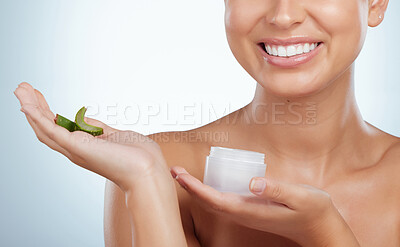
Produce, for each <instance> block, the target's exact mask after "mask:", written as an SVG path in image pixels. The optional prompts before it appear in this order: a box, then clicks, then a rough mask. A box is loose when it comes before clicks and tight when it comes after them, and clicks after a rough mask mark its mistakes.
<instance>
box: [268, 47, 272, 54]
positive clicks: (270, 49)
mask: <svg viewBox="0 0 400 247" xmlns="http://www.w3.org/2000/svg"><path fill="white" fill-rule="evenodd" d="M267 52H268V53H269V54H272V48H271V46H269V45H268V46H267Z"/></svg>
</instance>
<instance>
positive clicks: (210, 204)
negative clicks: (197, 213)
mask: <svg viewBox="0 0 400 247" xmlns="http://www.w3.org/2000/svg"><path fill="white" fill-rule="evenodd" d="M171 175H172V176H173V177H175V179H176V180H177V181H178V183H179V184H180V185H181V186H182V187H183V188H184V189H185V190H186V191H188V192H189V194H190V195H191V196H193V197H194V199H195V200H196V201H197V202H198V203H199V204H200V206H202V207H203V208H204V209H205V210H208V211H211V212H213V213H217V214H220V215H224V216H229V219H231V220H233V221H235V222H236V223H238V224H240V225H244V226H246V227H250V228H253V229H261V228H260V227H261V225H260V222H263V223H262V226H263V227H266V226H268V224H270V225H271V226H274V224H275V223H276V222H278V221H280V220H284V219H286V218H288V215H290V214H292V213H293V210H290V209H288V208H287V207H286V206H282V205H280V204H276V203H274V202H271V201H268V200H264V199H262V198H259V197H254V196H243V195H238V194H234V193H223V192H219V191H217V190H215V189H213V188H212V187H210V186H207V185H204V184H203V183H201V182H200V181H199V180H198V179H196V178H194V177H193V176H191V175H190V174H188V173H187V172H186V170H185V169H183V168H182V167H172V168H171ZM252 219H254V220H252ZM260 220H261V221H260Z"/></svg>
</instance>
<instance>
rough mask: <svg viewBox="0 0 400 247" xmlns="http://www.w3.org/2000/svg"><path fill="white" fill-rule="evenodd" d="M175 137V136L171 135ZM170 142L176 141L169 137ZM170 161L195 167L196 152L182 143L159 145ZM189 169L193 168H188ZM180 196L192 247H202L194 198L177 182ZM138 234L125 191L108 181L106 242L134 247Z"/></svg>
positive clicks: (182, 212)
mask: <svg viewBox="0 0 400 247" xmlns="http://www.w3.org/2000/svg"><path fill="white" fill-rule="evenodd" d="M158 134H160V135H162V134H161V133H156V134H153V135H150V136H149V137H150V138H151V139H153V140H157V139H160V136H157V135H158ZM169 134H172V135H173V133H169ZM168 139H170V140H171V139H174V138H173V137H172V136H169V137H168ZM158 144H159V146H160V148H161V150H162V152H163V154H164V157H165V159H166V162H167V164H168V165H172V164H191V158H192V156H193V155H192V150H191V148H190V147H188V146H187V145H185V144H182V143H173V142H172V143H171V142H168V141H160V142H158ZM187 168H188V169H189V170H190V168H189V167H187ZM175 186H176V193H177V196H178V198H179V201H178V203H179V210H180V218H181V221H182V226H183V230H184V234H185V237H186V242H187V244H188V247H200V244H199V241H198V240H197V237H196V235H195V230H194V225H193V219H192V215H191V212H190V203H191V197H190V195H189V194H188V193H187V192H186V191H185V190H184V189H182V188H181V187H180V186H179V185H178V183H175ZM133 238H134V233H133V231H132V223H131V222H130V221H129V210H128V208H127V207H126V202H125V195H124V193H123V191H122V190H121V189H120V188H119V187H118V186H117V185H116V184H115V183H113V182H111V181H109V180H107V182H106V188H105V196H104V240H105V246H106V247H114V246H118V247H132V246H133Z"/></svg>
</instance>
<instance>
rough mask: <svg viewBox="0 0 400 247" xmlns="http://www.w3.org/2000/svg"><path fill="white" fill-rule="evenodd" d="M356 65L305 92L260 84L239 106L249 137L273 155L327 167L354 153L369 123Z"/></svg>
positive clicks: (280, 158) (281, 160) (363, 137)
mask: <svg viewBox="0 0 400 247" xmlns="http://www.w3.org/2000/svg"><path fill="white" fill-rule="evenodd" d="M353 71H354V68H353V66H352V67H351V68H350V69H349V70H348V71H346V72H345V73H344V74H342V75H341V76H340V78H338V79H336V81H334V82H332V83H330V85H329V86H327V87H326V88H325V89H323V90H321V91H320V92H318V93H316V94H314V95H312V96H307V97H298V98H292V99H290V98H283V97H278V96H276V95H271V94H269V93H268V92H266V91H265V90H264V88H263V87H262V86H260V85H259V84H258V85H257V89H256V93H255V96H254V99H253V101H252V102H251V103H250V104H248V105H247V106H246V107H244V108H243V109H242V111H241V117H240V119H241V123H243V124H244V126H247V127H251V128H248V130H246V132H244V133H246V136H245V138H249V139H251V140H252V142H253V143H257V145H261V146H262V147H265V149H266V152H268V153H267V155H270V156H271V159H274V160H275V161H277V160H279V163H285V162H286V163H291V164H292V165H293V162H296V164H297V165H300V166H301V164H304V165H305V166H308V167H309V166H310V165H311V164H319V167H321V165H322V166H324V167H327V166H329V163H332V162H333V163H337V162H338V159H337V157H342V158H343V157H345V156H346V155H345V154H349V155H351V154H354V152H355V151H356V150H355V149H357V148H358V147H359V146H360V143H362V140H366V137H367V136H368V135H367V132H368V127H367V124H366V123H365V122H364V121H363V119H362V117H361V114H360V112H359V109H358V106H357V103H356V100H355V95H354V86H353V84H354V83H353V78H354V76H353ZM247 134H249V135H248V136H247ZM320 172H321V169H320Z"/></svg>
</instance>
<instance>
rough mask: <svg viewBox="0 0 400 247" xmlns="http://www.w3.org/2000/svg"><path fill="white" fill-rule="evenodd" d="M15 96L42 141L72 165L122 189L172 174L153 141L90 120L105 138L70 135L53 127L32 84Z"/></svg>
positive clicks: (20, 87)
mask: <svg viewBox="0 0 400 247" xmlns="http://www.w3.org/2000/svg"><path fill="white" fill-rule="evenodd" d="M14 94H15V95H16V96H17V98H18V100H19V101H20V104H21V111H22V112H24V113H25V115H26V118H27V120H28V122H29V124H30V125H31V127H32V128H33V130H34V132H35V134H36V136H37V138H38V139H39V141H41V142H43V143H44V144H46V145H47V146H49V147H50V148H52V149H54V150H56V151H58V152H60V153H62V154H63V155H65V156H66V157H67V158H68V159H70V160H71V161H72V162H73V163H75V164H77V165H79V166H81V167H83V168H85V169H88V170H90V171H93V172H95V173H97V174H99V175H101V176H103V177H106V178H108V179H110V180H111V181H113V182H114V183H116V184H117V185H118V186H120V187H121V189H123V190H124V189H127V188H130V187H131V186H134V183H135V182H136V181H137V180H138V179H140V178H141V177H146V176H147V175H149V176H150V175H153V174H159V173H165V174H169V172H168V169H167V166H166V162H165V160H164V157H163V156H162V152H161V150H160V147H159V146H158V144H157V143H156V142H154V141H153V140H151V139H150V138H148V137H146V136H143V135H141V134H139V133H137V132H134V131H120V130H117V129H114V128H111V127H110V126H108V125H106V124H104V123H102V122H100V121H98V120H95V119H91V118H85V121H86V122H87V123H88V124H91V125H95V126H99V127H101V128H103V130H104V133H103V134H102V135H100V136H96V137H94V136H92V135H90V134H88V133H85V132H83V131H75V132H69V131H68V130H67V129H65V128H63V127H61V126H58V125H57V124H55V123H54V118H55V115H54V113H53V112H51V110H50V108H49V106H48V104H47V102H46V100H45V98H44V97H43V95H42V94H41V93H40V92H39V91H38V90H36V89H34V88H33V87H32V86H31V85H30V84H29V83H26V82H23V83H21V84H19V85H18V88H17V89H16V90H15V91H14Z"/></svg>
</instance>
